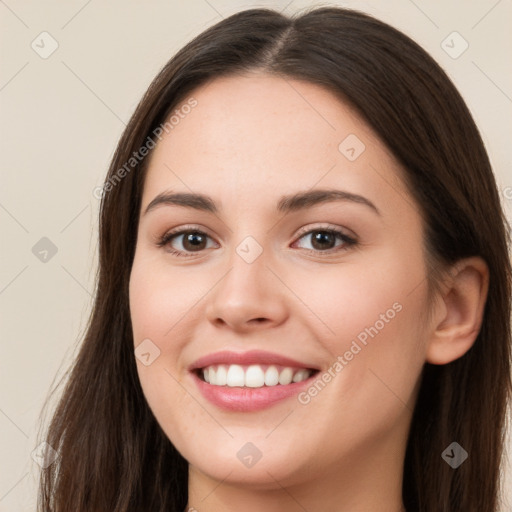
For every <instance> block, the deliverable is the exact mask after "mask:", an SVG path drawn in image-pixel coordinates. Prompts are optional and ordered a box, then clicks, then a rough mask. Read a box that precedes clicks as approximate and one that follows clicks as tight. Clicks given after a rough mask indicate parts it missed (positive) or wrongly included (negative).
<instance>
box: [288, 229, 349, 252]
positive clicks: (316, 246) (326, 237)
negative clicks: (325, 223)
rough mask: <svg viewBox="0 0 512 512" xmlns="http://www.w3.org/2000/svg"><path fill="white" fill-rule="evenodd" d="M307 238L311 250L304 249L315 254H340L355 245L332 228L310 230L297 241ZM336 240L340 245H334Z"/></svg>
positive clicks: (347, 237)
mask: <svg viewBox="0 0 512 512" xmlns="http://www.w3.org/2000/svg"><path fill="white" fill-rule="evenodd" d="M308 238H309V239H310V246H311V249H309V248H306V250H307V251H308V252H310V253H315V254H319V253H328V254H331V253H333V252H341V251H344V250H347V249H348V248H349V247H351V246H354V245H356V244H357V240H355V239H354V238H353V237H351V236H348V235H347V234H345V233H344V232H343V231H341V230H340V229H334V228H316V229H310V230H309V231H307V232H306V233H304V234H303V235H302V236H301V237H300V238H299V240H301V239H305V240H307V239H308ZM336 240H339V241H340V242H341V243H339V244H338V245H336ZM296 243H297V242H296ZM303 248H304V247H303Z"/></svg>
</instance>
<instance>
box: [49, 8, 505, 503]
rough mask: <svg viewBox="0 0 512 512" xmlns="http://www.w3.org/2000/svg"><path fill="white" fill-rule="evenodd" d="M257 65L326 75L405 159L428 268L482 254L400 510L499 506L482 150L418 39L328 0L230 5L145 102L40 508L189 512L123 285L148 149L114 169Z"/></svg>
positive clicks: (422, 418)
mask: <svg viewBox="0 0 512 512" xmlns="http://www.w3.org/2000/svg"><path fill="white" fill-rule="evenodd" d="M255 70H260V71H263V72H266V73H271V74H275V75H278V76H281V77H283V78H293V79H302V80H306V81H308V82H311V83H314V84H319V85H321V86H323V87H325V88H327V89H329V90H330V91H332V92H333V93H335V94H336V95H338V97H339V98H340V99H342V100H343V101H347V102H349V103H350V104H351V105H352V106H353V107H355V108H356V109H357V111H358V112H359V113H360V115H361V116H362V117H363V118H364V119H365V120H366V122H367V123H368V124H369V125H370V126H371V127H372V128H373V129H374V130H375V132H376V133H377V134H378V135H379V136H380V138H381V139H382V141H383V142H384V143H385V144H386V145H387V146H388V148H389V149H390V150H391V152H392V153H393V154H394V156H395V157H396V158H397V159H398V161H399V162H400V163H401V164H402V166H403V168H404V170H405V175H406V181H407V185H408V187H409V189H410V192H411V194H412V196H413V197H414V199H415V200H416V202H417V205H418V208H419V210H420V212H421V214H422V216H423V219H424V223H425V237H424V242H425V250H426V254H427V255H428V258H427V259H428V262H429V264H430V268H431V269H432V273H431V275H430V276H429V278H430V279H433V278H434V277H435V276H436V275H437V274H436V273H435V272H434V271H435V270H436V269H439V268H442V267H443V265H444V266H446V265H449V264H451V263H454V262H456V261H457V260H459V259H461V258H465V257H469V256H474V255H478V256H480V257H482V258H483V259H484V260H485V261H486V263H487V264H488V267H489V270H490V287H489V294H488V299H487V302H486V307H485V313H484V319H483V325H482V327H481V331H480V333H479V335H478V338H477V340H476V341H475V343H474V345H473V347H472V348H471V349H470V350H469V351H468V352H467V353H466V354H465V355H464V356H463V357H461V358H459V359H458V360H456V361H454V362H452V363H450V364H446V365H430V364H428V363H427V364H425V367H424V370H423V376H422V382H421V388H420V391H419V395H418V399H417V403H416V406H415V410H414V415H413V419H412V424H411V429H410V434H409V438H408V445H407V452H406V457H405V466H404V467H405V469H404V480H403V499H404V504H405V505H406V507H407V510H408V511H421V512H471V511H474V512H476V511H478V512H495V511H496V510H498V504H499V483H500V468H501V464H502V453H503V444H504V435H505V418H506V411H507V403H508V400H509V397H510V391H511V389H512V385H511V379H510V307H511V304H510V294H511V290H510V283H511V268H510V262H509V256H508V254H509V253H508V247H509V242H510V241H509V228H508V223H507V221H506V218H505V216H504V214H503V210H502V208H501V206H500V197H499V194H498V191H497V187H496V182H495V179H494V176H493V173H492V170H491V166H490V163H489V159H488V156H487V154H486V151H485V148H484V144H483V142H482V139H481V137H480V135H479V132H478V129H477V128H476V126H475V123H474V121H473V119H472V116H471V114H470V112H469V110H468V108H467V107H466V105H465V103H464V101H463V99H462V98H461V96H460V94H459V93H458V92H457V90H456V89H455V87H454V85H453V84H452V83H451V81H450V80H449V79H448V77H447V75H446V74H445V73H444V72H443V70H442V69H441V68H440V67H439V65H438V64H437V63H436V62H435V61H434V60H433V59H432V58H431V57H430V56H429V55H428V54H427V53H426V52H425V51H424V50H423V49H422V48H420V47H419V46H418V45H417V44H416V43H415V42H413V41H412V40H411V39H410V38H408V37H407V36H405V35H404V34H402V33H401V32H399V31H398V30H396V29H394V28H392V27H390V26H389V25H387V24H385V23H383V22H381V21H378V20H376V19H374V18H373V17H371V16H369V15H366V14H363V13H360V12H358V11H354V10H348V9H343V8H336V7H323V8H317V9H309V10H307V11H306V12H303V13H301V14H300V15H295V16H292V17H288V16H285V15H283V14H280V13H278V12H276V11H273V10H270V9H250V10H245V11H242V12H239V13H236V14H234V15H232V16H230V17H229V18H227V19H224V20H222V21H221V22H219V23H217V24H216V25H214V26H212V27H211V28H209V29H207V30H206V31H204V32H203V33H201V34H200V35H199V36H197V37H196V38H195V39H193V40H192V41H191V42H189V43H188V44H187V45H186V46H185V47H183V48H182V49H181V50H180V51H179V52H178V53H177V54H176V55H175V56H174V57H173V58H172V59H171V60H170V61H169V62H168V63H167V64H166V65H165V67H164V68H163V69H162V70H161V71H160V73H159V74H158V76H157V77H156V78H155V79H154V81H153V82H152V83H151V85H150V87H149V89H148V90H147V92H146V93H145V95H144V97H143V98H142V100H141V101H140V103H139V105H138V107H137V109H136V111H135V113H134V114H133V116H132V118H131V119H130V122H129V123H128V125H127V127H126V129H125V131H124V133H123V135H122V137H121V140H120V141H119V144H118V146H117V149H116V152H115V154H114V157H113V159H112V163H111V165H110V169H109V172H108V176H107V177H106V182H105V183H106V184H107V183H109V182H110V186H109V187H108V188H107V187H105V192H104V194H103V196H102V200H101V211H100V233H99V272H98V276H97V287H96V296H95V302H94V307H93V311H92V314H91V317H90V321H89V324H88V327H87V331H86V333H85V336H84V340H83V343H82V346H81V350H80V352H79V354H78V356H77V358H76V361H75V362H74V365H73V367H72V369H71V371H70V373H69V376H68V378H67V382H66V386H65V389H64V391H63V395H62V397H61V400H60V402H59V404H58V407H57V409H56V411H55V413H54V416H53V419H52V421H51V424H50V426H49V429H48V431H47V433H46V436H45V441H47V442H48V443H49V444H50V445H51V446H52V447H53V448H54V449H55V450H57V451H58V453H59V455H60V457H59V458H58V459H57V461H56V462H54V463H53V464H52V465H50V466H49V467H48V468H47V469H46V470H43V471H42V474H41V480H40V496H39V509H40V510H41V511H42V512H50V511H52V512H69V511H70V510H72V511H73V512H86V511H87V512H91V511H94V512H102V511H106V512H141V511H152V512H157V511H162V512H163V511H166V512H171V511H176V512H178V511H179V512H182V511H183V510H184V508H185V506H186V504H187V484H188V464H187V462H186V461H185V460H184V458H183V457H182V456H181V455H180V454H179V453H178V452H177V450H176V449H175V448H174V447H173V445H172V443H171V442H170V441H169V440H168V439H167V437H166V436H165V434H164V433H163V431H162V430H161V428H160V426H159V425H158V423H157V421H156V420H155V418H154V416H153V414H152V412H151V411H150V409H149V407H148V404H147V403H146V400H145V398H144V395H143V393H142V389H141V386H140V383H139V380H138V376H137V371H136V364H135V358H134V354H133V348H134V347H133V336H132V331H131V321H130V313H129V301H128V282H129V277H130V270H131V265H132V262H133V257H134V253H135V245H136V233H137V226H138V215H139V209H140V205H141V194H142V188H143V183H144V174H145V169H146V167H147V165H146V164H147V160H148V159H147V158H146V159H144V160H142V161H141V162H140V163H137V165H135V166H133V169H131V170H130V172H126V173H123V177H122V179H121V180H119V179H118V178H119V169H120V168H122V167H123V166H124V165H125V164H126V162H128V161H129V160H130V158H131V157H132V155H133V153H134V152H137V151H138V150H139V149H140V148H141V147H142V146H144V145H145V143H146V141H147V138H148V136H151V134H153V133H154V130H156V129H157V128H158V127H159V126H160V125H161V124H163V123H165V122H166V120H167V119H168V117H169V115H170V114H171V112H172V110H173V109H174V108H176V106H177V105H178V104H179V102H181V101H182V100H184V99H185V98H186V97H187V96H188V95H190V94H191V93H192V91H193V90H194V89H196V88H197V87H198V86H200V85H202V84H204V83H206V82H207V81H208V80H212V79H214V78H216V77H220V76H222V75H228V74H231V75H233V74H239V73H242V74H243V73H246V72H250V71H255ZM125 168H126V167H125ZM116 177H117V178H116ZM114 178H115V180H117V181H115V180H114V181H115V183H114V181H112V180H113V179H114ZM113 183H114V185H112V184H113ZM453 441H456V442H458V443H459V444H460V445H461V446H462V447H463V448H464V449H465V450H466V451H467V452H468V453H469V459H468V461H466V462H465V463H464V464H462V465H461V466H460V467H459V468H457V469H452V467H450V466H449V465H448V464H447V463H446V462H445V461H444V460H443V459H442V457H441V454H442V452H443V451H444V450H445V448H446V447H447V446H448V445H450V444H451V443H452V442H453Z"/></svg>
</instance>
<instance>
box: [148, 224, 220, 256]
mask: <svg viewBox="0 0 512 512" xmlns="http://www.w3.org/2000/svg"><path fill="white" fill-rule="evenodd" d="M208 239H211V238H210V236H208V235H207V234H206V233H204V232H203V231H200V230H198V229H180V230H179V231H178V230H176V231H171V232H168V233H165V235H163V236H162V237H161V238H160V239H159V240H158V242H157V245H158V246H159V247H166V248H167V251H168V252H170V253H171V254H174V255H175V256H183V257H187V256H194V254H193V253H199V252H201V251H202V250H204V249H208V248H211V246H208V244H207V242H208ZM173 243H176V244H177V245H178V246H180V245H181V247H182V249H180V248H178V249H175V248H174V247H173V245H172V244H173ZM187 253H192V254H187Z"/></svg>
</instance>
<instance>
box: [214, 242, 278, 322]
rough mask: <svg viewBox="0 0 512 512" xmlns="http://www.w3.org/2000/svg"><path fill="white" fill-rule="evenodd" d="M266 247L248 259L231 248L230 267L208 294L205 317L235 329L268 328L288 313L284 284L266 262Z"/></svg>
mask: <svg viewBox="0 0 512 512" xmlns="http://www.w3.org/2000/svg"><path fill="white" fill-rule="evenodd" d="M267 263H269V262H268V258H266V257H265V251H263V253H262V254H261V255H260V256H259V257H258V258H257V259H256V260H255V261H252V262H251V263H248V262H247V261H245V260H244V259H243V258H242V257H241V256H239V254H238V253H236V252H235V251H234V252H233V256H232V257H231V259H230V262H229V270H228V271H227V272H226V273H225V274H224V276H223V277H222V278H221V279H220V281H218V282H217V284H216V285H215V286H214V287H213V289H212V290H211V292H210V293H209V294H208V297H209V302H208V305H207V307H206V317H207V319H208V320H209V321H210V322H212V323H213V324H215V326H216V327H221V328H222V327H224V328H227V327H229V328H231V329H232V330H235V331H238V332H243V331H246V332H249V331H253V330H259V329H268V328H270V327H275V326H278V325H280V324H281V323H283V322H284V321H285V320H286V318H287V316H288V308H287V307H286V297H285V295H286V287H285V286H284V285H283V284H282V282H281V281H280V280H279V279H278V278H277V277H276V271H275V270H274V269H272V270H271V269H269V267H268V266H267Z"/></svg>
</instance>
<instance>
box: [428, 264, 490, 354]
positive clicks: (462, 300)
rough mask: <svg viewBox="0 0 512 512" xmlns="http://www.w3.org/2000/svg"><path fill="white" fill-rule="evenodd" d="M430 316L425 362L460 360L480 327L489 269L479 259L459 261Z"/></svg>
mask: <svg viewBox="0 0 512 512" xmlns="http://www.w3.org/2000/svg"><path fill="white" fill-rule="evenodd" d="M448 274H449V276H448V277H447V279H446V280H445V282H444V288H443V291H442V292H441V297H440V301H439V304H440V307H438V308H437V312H436V314H435V315H433V320H432V322H433V324H431V326H432V334H431V335H430V337H429V340H428V346H427V352H426V360H427V362H428V363H431V364H447V363H450V362H452V361H455V360H456V359H458V358H459V357H462V356H463V355H464V354H465V353H466V352H467V351H468V350H469V349H470V348H471V347H472V346H473V343H474V342H475V340H476V338H477V336H478V333H479V332H480V327H481V325H482V320H483V314H484V309H485V302H486V300H487V292H488V289H489V268H488V266H487V264H486V263H485V261H484V260H483V259H482V258H479V257H471V258H467V259H464V260H460V261H458V262H457V263H456V264H455V265H454V266H453V267H452V268H451V269H450V271H449V273H448Z"/></svg>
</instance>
